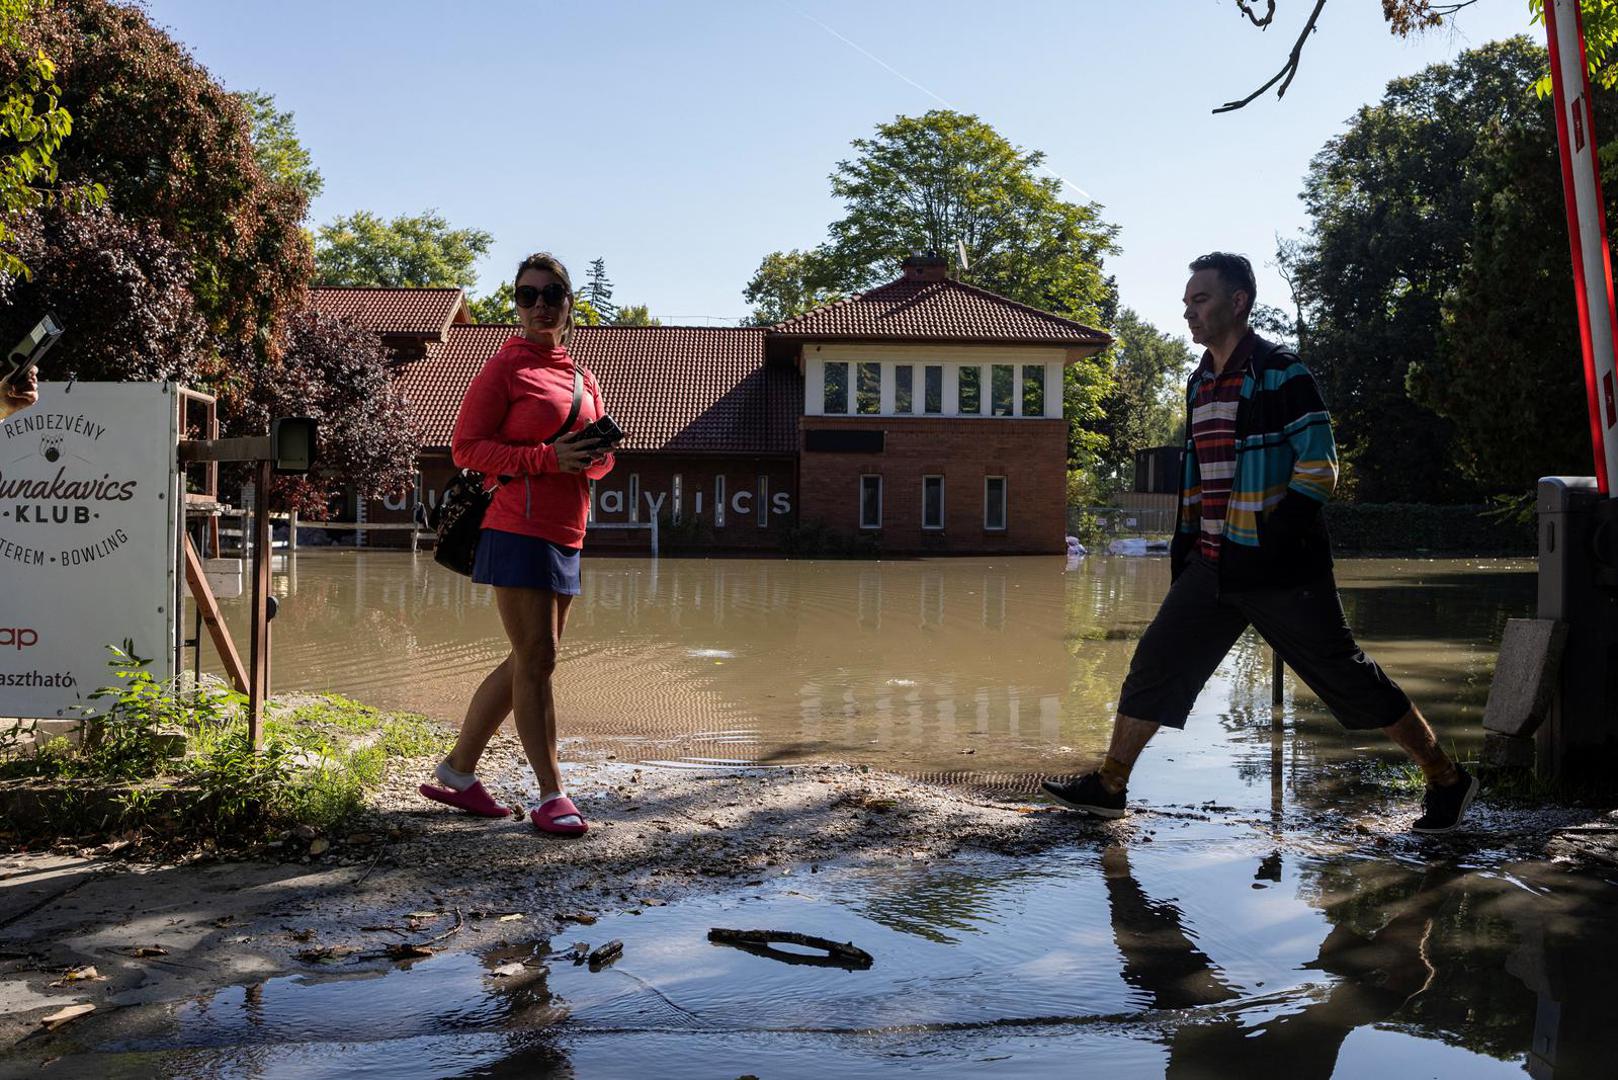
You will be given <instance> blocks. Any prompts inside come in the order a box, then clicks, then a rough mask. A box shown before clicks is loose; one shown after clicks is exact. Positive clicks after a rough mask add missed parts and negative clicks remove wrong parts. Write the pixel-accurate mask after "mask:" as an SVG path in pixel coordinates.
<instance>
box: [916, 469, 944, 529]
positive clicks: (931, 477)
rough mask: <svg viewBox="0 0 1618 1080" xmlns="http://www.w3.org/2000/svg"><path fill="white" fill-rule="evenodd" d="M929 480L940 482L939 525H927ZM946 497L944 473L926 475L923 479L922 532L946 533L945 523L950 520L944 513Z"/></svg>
mask: <svg viewBox="0 0 1618 1080" xmlns="http://www.w3.org/2000/svg"><path fill="white" fill-rule="evenodd" d="M929 480H937V481H938V524H937V525H929V524H927V481H929ZM945 495H946V492H945V490H944V474H943V473H926V474H925V475H923V476H922V478H921V530H922V532H943V531H944V522H945V521H947V520H948V515H947V514H946V513H945V512H944V508H945V503H944V498H945Z"/></svg>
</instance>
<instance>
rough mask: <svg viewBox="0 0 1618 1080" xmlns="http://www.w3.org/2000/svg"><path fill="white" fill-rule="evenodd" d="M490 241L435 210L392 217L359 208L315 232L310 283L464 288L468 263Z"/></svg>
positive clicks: (472, 276) (471, 277)
mask: <svg viewBox="0 0 1618 1080" xmlns="http://www.w3.org/2000/svg"><path fill="white" fill-rule="evenodd" d="M493 243H494V237H493V236H491V235H489V234H488V233H487V232H484V231H483V230H482V229H452V228H450V225H449V222H448V221H446V220H445V219H444V217H443V216H442V215H441V214H439V213H438V212H437V211H436V210H427V211H425V212H423V213H420V214H400V215H399V216H398V217H396V218H394V219H393V220H392V221H384V220H383V219H382V218H380V217H378V216H377V215H376V214H373V213H371V212H370V211H368V210H359V211H356V212H355V213H353V214H350V215H348V216H347V217H339V218H337V219H336V220H334V221H332V222H331V223H330V224H327V225H322V226H321V227H320V229H319V230H318V231H317V233H316V236H315V284H317V285H380V286H387V287H391V288H417V289H421V288H433V287H444V286H452V285H458V286H460V287H461V288H463V289H470V288H472V287H473V286H474V285H476V284H477V280H478V275H477V271H476V270H475V269H473V267H474V265H475V264H476V263H477V261H478V259H480V258H482V257H483V256H484V255H486V254H488V251H489V247H490V245H491V244H493Z"/></svg>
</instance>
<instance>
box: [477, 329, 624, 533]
mask: <svg viewBox="0 0 1618 1080" xmlns="http://www.w3.org/2000/svg"><path fill="white" fill-rule="evenodd" d="M581 370H583V372H584V394H583V396H582V397H581V398H580V399H579V415H578V417H577V418H576V419H575V420H574V421H573V426H572V427H571V428H569V429H568V430H569V431H577V430H579V429H580V428H582V427H584V425H586V424H588V423H590V422H591V421H592V420H595V419H597V418H598V417H600V416H601V415H603V413H605V411H606V410H605V408H604V407H603V406H602V404H601V389H600V388H599V387H598V386H597V385H596V378H595V376H594V375H592V374H590V372H589V371H588V370H586V369H581ZM572 403H573V358H572V357H571V356H569V355H568V354H567V350H566V349H564V348H562V347H560V346H556V347H551V346H546V345H538V344H535V343H534V342H532V341H529V340H528V339H527V338H521V337H512V338H507V339H506V343H505V344H504V345H502V346H500V351H499V352H497V353H495V354H494V356H493V357H491V358H490V360H489V362H488V363H486V364H484V365H483V370H482V371H479V372H478V373H477V376H476V377H475V378H474V379H473V380H472V385H471V386H469V387H467V390H466V397H465V398H463V399H462V400H461V414H460V416H459V417H457V418H456V420H455V434H454V436H453V437H452V438H451V440H450V453H451V455H452V456H453V458H454V459H455V464H456V465H457V466H459V467H460V468H463V469H476V470H477V471H478V472H481V473H482V474H483V475H484V476H486V477H488V478H489V482H490V483H494V482H495V479H494V478H495V477H499V476H509V477H511V480H510V482H508V483H506V484H504V485H502V486H501V488H500V490H499V491H497V492H496V493H495V496H494V502H492V503H491V504H490V505H489V510H488V512H487V513H486V514H484V516H483V527H484V528H486V529H499V530H501V531H502V532H513V533H521V534H522V535H523V536H537V537H539V538H540V539H542V540H549V541H550V542H551V543H553V544H561V545H562V546H564V547H574V548H576V547H579V546H581V545H582V544H583V543H584V525H585V518H586V516H587V514H588V512H589V504H590V492H589V481H590V480H599V479H600V478H601V477H603V476H606V475H607V474H608V473H609V472H611V471H612V466H613V459H612V455H611V454H608V455H607V458H606V460H605V461H602V462H601V463H600V464H598V465H593V466H591V467H590V468H588V469H586V470H585V471H584V472H582V473H565V472H562V471H560V470H559V469H557V467H556V450H555V448H554V447H551V446H547V445H544V440H546V439H548V438H550V437H551V436H552V435H555V434H556V429H557V428H559V427H561V426H562V421H563V420H565V419H567V410H568V407H569V406H570V405H571V404H572Z"/></svg>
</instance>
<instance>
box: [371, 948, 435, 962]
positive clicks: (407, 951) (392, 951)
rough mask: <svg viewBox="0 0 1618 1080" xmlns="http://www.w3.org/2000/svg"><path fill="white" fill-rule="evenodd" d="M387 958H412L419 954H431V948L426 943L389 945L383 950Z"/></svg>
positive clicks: (419, 955)
mask: <svg viewBox="0 0 1618 1080" xmlns="http://www.w3.org/2000/svg"><path fill="white" fill-rule="evenodd" d="M383 951H384V952H385V953H387V956H388V959H389V960H414V959H416V958H417V957H421V956H431V955H432V954H433V950H432V949H431V948H429V947H428V946H426V945H415V944H399V945H389V946H388V947H387V948H386V949H384V950H383Z"/></svg>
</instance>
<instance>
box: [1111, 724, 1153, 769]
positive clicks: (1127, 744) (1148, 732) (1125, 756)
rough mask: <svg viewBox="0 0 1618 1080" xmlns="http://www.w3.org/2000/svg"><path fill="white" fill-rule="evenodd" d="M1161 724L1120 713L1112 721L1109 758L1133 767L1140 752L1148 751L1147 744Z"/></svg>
mask: <svg viewBox="0 0 1618 1080" xmlns="http://www.w3.org/2000/svg"><path fill="white" fill-rule="evenodd" d="M1161 726H1162V725H1161V724H1156V723H1153V722H1152V721H1150V720H1136V719H1135V718H1134V717H1133V716H1125V715H1124V714H1123V713H1119V714H1118V715H1117V716H1116V717H1114V718H1113V721H1112V742H1111V743H1109V744H1108V746H1107V756H1108V757H1110V758H1112V760H1114V761H1116V762H1118V763H1119V764H1120V765H1125V766H1133V765H1134V764H1135V759H1136V758H1138V757H1140V752H1141V751H1142V750H1144V749H1146V744H1147V743H1149V742H1151V741H1152V736H1153V735H1156V734H1157V729H1158V728H1159V727H1161Z"/></svg>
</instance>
